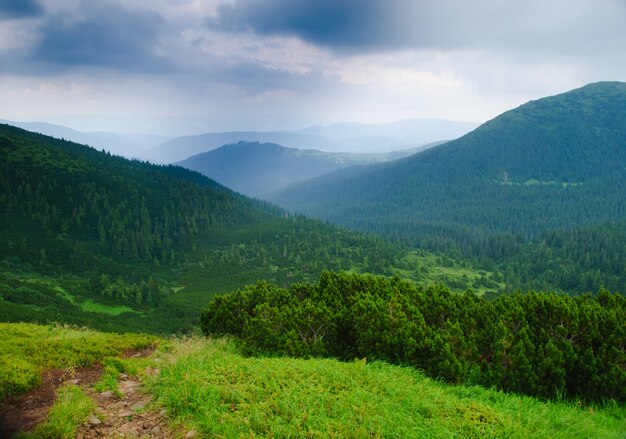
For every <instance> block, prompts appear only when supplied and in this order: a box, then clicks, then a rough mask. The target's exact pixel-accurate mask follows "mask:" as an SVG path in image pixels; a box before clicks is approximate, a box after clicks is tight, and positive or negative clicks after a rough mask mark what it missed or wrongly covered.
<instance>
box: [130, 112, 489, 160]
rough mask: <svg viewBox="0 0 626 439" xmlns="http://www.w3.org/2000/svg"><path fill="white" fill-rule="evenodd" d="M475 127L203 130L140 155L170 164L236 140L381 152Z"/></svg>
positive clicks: (420, 122) (419, 124)
mask: <svg viewBox="0 0 626 439" xmlns="http://www.w3.org/2000/svg"><path fill="white" fill-rule="evenodd" d="M476 126H477V124H472V123H466V122H451V121H442V120H436V119H411V120H406V121H401V122H397V123H388V124H356V123H347V124H336V125H329V126H317V127H310V128H305V129H303V130H298V131H280V132H248V131H241V132H224V133H207V134H201V135H197V136H184V137H178V138H175V139H172V140H170V141H168V142H165V143H163V144H161V145H158V146H155V147H154V148H152V149H150V150H148V151H146V152H145V153H144V155H143V156H142V157H144V158H146V159H148V160H151V161H154V162H158V163H173V162H177V161H180V160H184V159H186V158H188V157H190V156H192V155H196V154H199V153H203V152H207V151H210V150H213V149H216V148H218V147H220V146H222V145H227V144H232V143H237V142H239V141H244V142H259V143H276V144H279V145H282V146H285V147H288V148H297V149H317V150H321V151H327V152H351V153H381V152H390V151H397V150H402V149H410V148H413V147H416V146H422V145H425V144H429V143H433V142H437V141H441V140H449V139H455V138H457V137H459V136H461V135H463V134H465V133H467V132H468V131H470V130H471V129H473V128H475V127H476Z"/></svg>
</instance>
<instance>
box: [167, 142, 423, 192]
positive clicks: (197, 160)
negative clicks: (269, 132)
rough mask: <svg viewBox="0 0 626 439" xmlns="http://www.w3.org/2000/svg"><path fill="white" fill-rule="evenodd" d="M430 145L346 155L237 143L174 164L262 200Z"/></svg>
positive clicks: (399, 156) (405, 155)
mask: <svg viewBox="0 0 626 439" xmlns="http://www.w3.org/2000/svg"><path fill="white" fill-rule="evenodd" d="M430 146H432V145H424V146H423V147H418V148H411V149H408V150H404V151H394V152H391V153H381V154H349V153H330V152H323V151H318V150H313V149H308V150H301V149H295V148H285V147H283V146H280V145H277V144H275V143H258V142H238V143H234V144H230V145H224V146H222V147H220V148H217V149H215V150H212V151H208V152H205V153H202V154H197V155H194V156H192V157H189V158H188V159H186V160H183V161H181V162H178V163H177V164H178V165H180V166H182V167H184V168H187V169H191V170H194V171H198V172H200V173H201V174H204V175H206V176H208V177H210V178H213V179H215V180H217V181H218V182H220V183H222V184H223V185H225V186H227V187H229V188H231V189H234V190H236V191H238V192H240V193H242V194H245V195H248V196H252V197H257V198H263V199H265V198H267V197H268V196H271V194H273V193H275V192H277V191H280V190H283V189H285V188H286V187H288V186H289V185H291V184H293V183H297V182H301V181H304V180H307V179H310V178H313V177H317V176H320V175H323V174H326V173H329V172H332V171H335V170H338V169H343V168H346V167H348V166H353V165H359V164H361V165H363V164H371V163H378V162H384V161H388V160H393V159H398V158H402V157H407V156H409V155H411V154H414V153H417V152H418V151H421V150H423V149H427V148H428V147H430Z"/></svg>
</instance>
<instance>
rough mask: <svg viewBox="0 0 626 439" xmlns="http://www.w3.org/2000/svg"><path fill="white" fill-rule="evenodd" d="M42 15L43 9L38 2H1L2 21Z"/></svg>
mask: <svg viewBox="0 0 626 439" xmlns="http://www.w3.org/2000/svg"><path fill="white" fill-rule="evenodd" d="M41 14H43V8H42V7H41V5H40V4H39V2H38V1H37V0H2V1H0V20H1V19H3V18H9V19H14V18H31V17H37V16H39V15H41Z"/></svg>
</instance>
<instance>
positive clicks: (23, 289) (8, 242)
mask: <svg viewBox="0 0 626 439" xmlns="http://www.w3.org/2000/svg"><path fill="white" fill-rule="evenodd" d="M0 156H1V158H2V160H1V161H0V189H1V191H0V211H1V212H2V213H1V215H0V227H2V229H3V233H2V235H1V236H0V256H1V258H0V293H1V295H2V297H3V300H4V302H3V306H2V307H1V308H2V309H1V310H0V319H2V320H4V321H15V320H28V321H38V322H48V321H52V320H61V321H68V322H72V323H80V324H88V325H90V326H95V327H98V328H103V329H125V330H136V329H143V330H150V331H165V332H170V331H174V330H177V329H185V328H186V329H188V328H190V327H191V326H193V325H194V324H195V323H196V322H197V321H198V310H199V308H200V307H201V306H202V305H203V304H204V303H207V302H208V300H209V299H210V297H212V295H214V294H217V293H222V292H226V291H228V290H230V289H233V288H238V287H240V286H242V285H244V284H245V283H249V282H254V281H256V280H257V279H268V280H271V281H274V282H278V283H279V284H286V283H287V282H289V281H291V280H296V279H299V280H307V279H308V278H309V277H310V276H313V277H316V276H318V275H319V273H321V271H322V269H324V268H334V269H358V270H362V271H373V272H378V273H384V272H391V264H393V263H394V261H396V260H398V259H399V258H401V257H402V252H401V251H400V250H399V249H398V248H397V247H395V246H392V245H390V244H387V243H385V242H384V241H382V240H381V239H378V238H371V237H366V236H363V235H361V234H358V233H355V232H350V231H347V230H341V229H338V228H335V227H332V226H329V225H326V224H323V223H320V222H316V221H310V220H306V219H304V218H302V217H291V216H288V215H286V214H285V213H284V212H283V211H281V210H279V209H278V208H275V207H273V206H271V205H269V204H265V203H261V202H256V201H252V200H250V199H248V198H246V197H243V196H241V195H238V194H236V193H234V192H232V191H231V190H229V189H226V188H225V187H223V186H221V185H219V184H218V183H216V182H215V181H213V180H210V179H208V178H206V177H204V176H202V175H200V174H198V173H196V172H192V171H188V170H186V169H183V168H180V167H174V166H155V165H151V164H148V163H144V162H139V161H129V160H126V159H122V158H119V157H115V156H111V155H109V154H106V153H103V152H99V151H96V150H94V149H91V148H89V147H86V146H82V145H78V144H74V143H70V142H66V141H63V140H57V139H53V138H50V137H46V136H42V135H37V134H33V133H29V132H27V131H24V130H21V129H18V128H14V127H10V126H7V125H1V126H0Z"/></svg>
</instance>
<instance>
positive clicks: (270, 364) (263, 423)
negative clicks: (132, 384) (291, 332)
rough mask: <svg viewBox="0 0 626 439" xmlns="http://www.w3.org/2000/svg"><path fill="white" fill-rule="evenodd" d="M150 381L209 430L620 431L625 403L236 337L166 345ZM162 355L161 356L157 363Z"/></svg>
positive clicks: (185, 418) (255, 433) (181, 416)
mask: <svg viewBox="0 0 626 439" xmlns="http://www.w3.org/2000/svg"><path fill="white" fill-rule="evenodd" d="M162 358H163V362H164V365H162V367H161V369H160V374H159V375H158V376H157V377H156V378H154V379H153V380H152V381H151V383H150V386H149V388H150V391H151V392H153V393H154V395H155V397H156V399H157V401H158V403H159V404H162V405H163V406H165V407H166V408H167V410H168V413H169V415H170V416H171V417H172V418H173V420H174V422H177V423H184V424H187V426H188V427H191V428H195V429H197V431H198V432H200V433H201V434H202V435H203V436H206V437H223V438H231V437H319V438H326V437H396V438H404V437H424V438H450V437H507V438H511V437H513V438H529V437H545V438H548V437H549V438H556V437H561V438H577V437H580V438H583V437H595V438H613V437H614V438H617V437H624V435H625V434H626V411H625V410H624V407H619V406H617V405H614V404H611V403H607V404H606V405H605V406H603V407H601V408H600V407H596V406H583V405H580V404H576V403H572V402H544V401H539V400H537V399H534V398H530V397H523V396H517V395H513V394H506V393H503V392H500V391H495V390H489V389H483V388H480V387H472V386H450V385H445V384H442V383H440V382H437V381H435V380H432V379H429V378H426V377H425V376H424V375H423V374H421V373H420V372H419V371H417V370H415V369H412V368H408V367H401V366H392V365H389V364H386V363H383V362H373V363H368V362H367V360H366V359H362V360H355V361H354V362H348V363H346V362H339V361H336V360H332V359H309V360H304V359H292V358H255V357H244V356H242V355H241V354H240V353H239V352H238V351H237V348H236V346H235V344H234V343H233V342H228V341H224V340H213V341H206V340H204V339H199V338H197V339H188V340H185V341H177V342H174V343H172V344H171V345H170V351H169V352H167V353H165V354H162ZM162 364H163V363H162Z"/></svg>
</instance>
